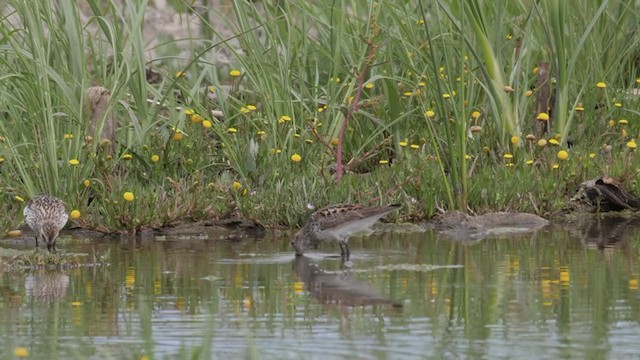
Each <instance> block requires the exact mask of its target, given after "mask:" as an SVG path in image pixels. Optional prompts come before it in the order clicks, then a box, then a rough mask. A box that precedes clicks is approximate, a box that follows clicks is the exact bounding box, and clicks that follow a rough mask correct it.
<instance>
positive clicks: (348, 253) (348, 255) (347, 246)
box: [344, 242, 351, 260]
mask: <svg viewBox="0 0 640 360" xmlns="http://www.w3.org/2000/svg"><path fill="white" fill-rule="evenodd" d="M344 247H345V248H346V249H347V251H346V252H347V260H349V257H350V256H351V251H349V243H346V242H345V243H344Z"/></svg>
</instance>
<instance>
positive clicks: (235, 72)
mask: <svg viewBox="0 0 640 360" xmlns="http://www.w3.org/2000/svg"><path fill="white" fill-rule="evenodd" d="M240 75H242V73H241V72H240V70H238V69H233V70H231V71H229V76H231V77H238V76H240Z"/></svg>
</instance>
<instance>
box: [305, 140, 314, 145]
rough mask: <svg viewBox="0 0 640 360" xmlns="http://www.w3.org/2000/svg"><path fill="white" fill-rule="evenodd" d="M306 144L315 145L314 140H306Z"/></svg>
mask: <svg viewBox="0 0 640 360" xmlns="http://www.w3.org/2000/svg"><path fill="white" fill-rule="evenodd" d="M304 142H306V143H307V144H313V140H312V139H304Z"/></svg>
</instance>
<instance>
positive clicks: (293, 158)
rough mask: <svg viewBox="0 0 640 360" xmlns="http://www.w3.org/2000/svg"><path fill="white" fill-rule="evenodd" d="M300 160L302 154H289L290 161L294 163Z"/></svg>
mask: <svg viewBox="0 0 640 360" xmlns="http://www.w3.org/2000/svg"><path fill="white" fill-rule="evenodd" d="M301 160H302V156H300V155H299V154H293V155H291V161H293V162H294V163H299V162H300V161H301Z"/></svg>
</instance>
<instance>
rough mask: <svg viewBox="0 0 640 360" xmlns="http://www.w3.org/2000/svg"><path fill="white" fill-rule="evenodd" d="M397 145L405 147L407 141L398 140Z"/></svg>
mask: <svg viewBox="0 0 640 360" xmlns="http://www.w3.org/2000/svg"><path fill="white" fill-rule="evenodd" d="M398 145H400V146H402V147H406V146H407V145H409V143H408V142H407V141H406V140H405V141H400V142H399V143H398Z"/></svg>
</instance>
